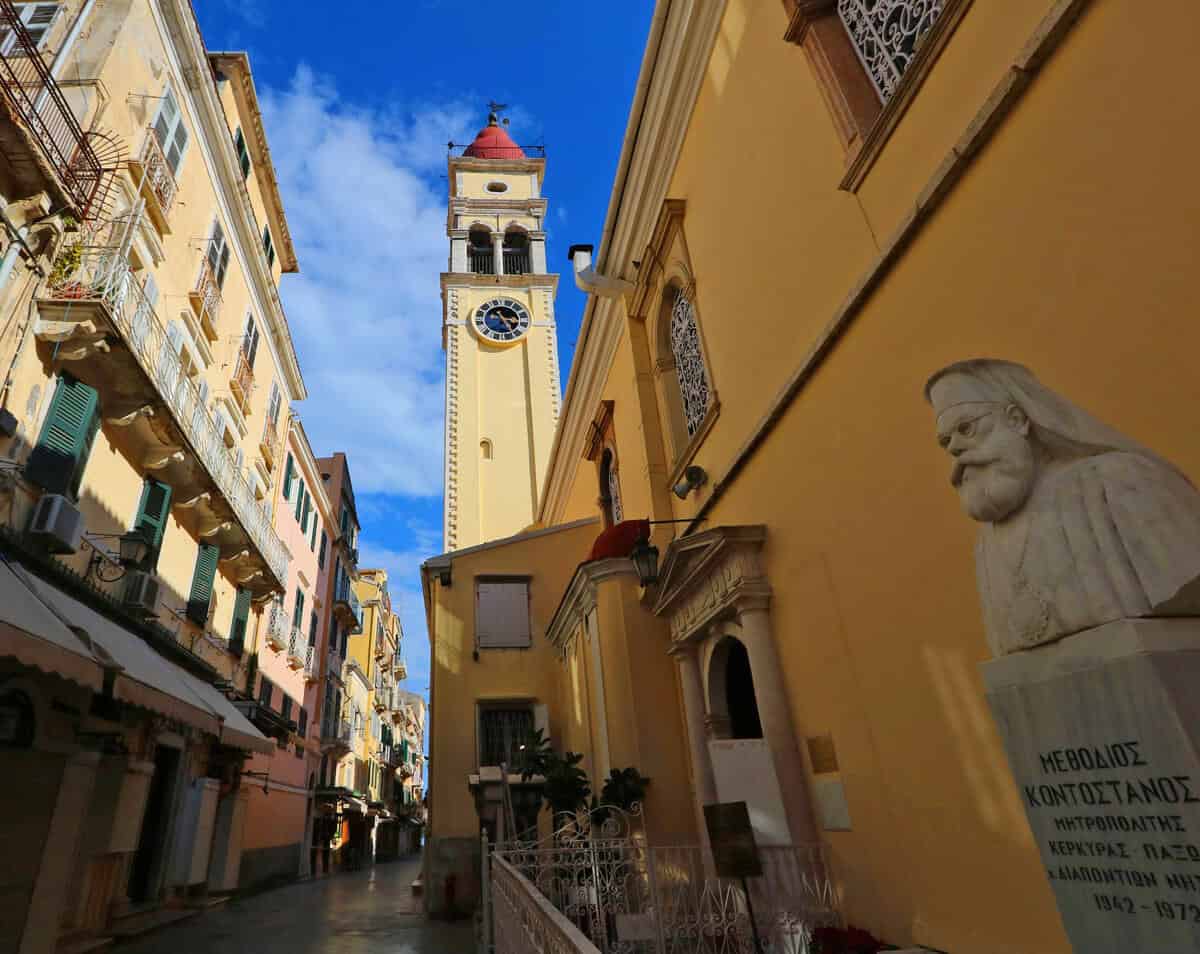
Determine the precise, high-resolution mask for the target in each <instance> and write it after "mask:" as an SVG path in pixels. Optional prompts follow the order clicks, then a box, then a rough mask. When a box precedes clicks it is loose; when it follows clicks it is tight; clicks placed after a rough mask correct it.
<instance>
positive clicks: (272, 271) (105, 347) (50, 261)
mask: <svg viewBox="0 0 1200 954" xmlns="http://www.w3.org/2000/svg"><path fill="white" fill-rule="evenodd" d="M0 144H2V147H3V150H2V158H0V211H2V212H3V216H0V221H2V222H3V240H4V245H3V251H2V252H0V373H2V375H3V377H2V378H0V514H2V516H0V590H2V592H0V706H3V708H4V711H5V713H6V717H5V719H4V726H5V729H4V739H3V742H4V748H3V750H2V751H0V767H3V771H4V774H5V777H8V778H14V779H15V778H21V779H23V780H24V782H23V784H22V785H21V789H20V791H19V792H17V791H15V790H14V791H11V792H10V794H9V795H8V796H6V799H7V801H8V804H6V806H5V807H6V808H7V809H8V810H7V811H5V812H4V817H5V818H6V820H7V821H6V822H5V823H4V824H3V825H0V834H2V835H3V837H4V841H5V844H6V846H7V847H8V848H9V849H10V851H11V854H12V858H13V862H12V864H10V865H8V866H6V871H5V874H4V875H3V876H0V881H2V882H3V885H4V887H3V890H2V891H0V896H2V897H3V898H4V899H5V900H4V902H3V907H4V917H3V918H0V931H2V932H3V937H0V947H5V948H8V947H9V946H12V947H13V948H16V947H19V948H20V949H21V950H49V949H52V948H54V947H55V945H56V944H57V943H60V942H62V943H67V942H74V941H76V940H79V941H80V942H81V943H82V942H86V941H87V939H88V938H90V937H99V936H101V935H104V934H107V933H112V932H119V933H128V932H130V931H134V930H137V929H138V925H139V924H141V923H148V922H147V919H150V920H152V919H153V918H156V917H160V916H166V915H164V914H163V913H162V912H163V911H167V910H169V909H171V908H173V907H177V906H182V905H187V904H191V903H193V902H195V901H197V900H198V899H201V898H203V897H204V896H206V895H207V894H208V893H210V892H225V891H233V890H236V889H237V888H238V887H239V886H240V885H242V878H243V876H245V877H248V878H249V879H250V880H251V881H255V880H259V879H260V877H267V876H271V875H274V874H276V873H290V874H292V875H294V874H296V873H299V872H300V871H302V870H304V865H305V864H306V863H307V853H306V852H303V851H301V850H299V849H300V846H302V845H303V844H305V843H306V842H307V840H308V837H309V836H308V835H307V833H306V829H305V824H306V817H311V814H312V808H311V804H310V803H311V799H310V797H309V793H311V792H312V791H314V790H315V775H316V772H317V771H318V769H319V753H320V749H319V746H318V743H317V737H316V732H315V723H316V720H317V719H318V718H319V715H320V708H321V707H320V702H321V701H323V692H322V686H321V683H320V679H321V677H322V673H323V667H324V665H325V657H324V646H325V642H326V641H327V640H328V634H329V627H328V622H329V619H330V616H329V612H328V608H329V606H330V604H331V603H332V592H331V584H330V582H329V581H330V580H331V579H332V578H333V575H332V571H331V570H330V569H328V567H329V563H328V561H330V560H331V559H332V558H333V546H334V541H335V539H336V537H337V534H336V533H335V530H336V528H337V527H338V520H337V516H336V513H335V511H334V509H333V507H332V505H331V503H330V502H329V498H328V496H327V495H326V493H325V490H324V487H323V478H322V476H321V473H320V469H319V468H317V467H315V466H314V456H313V454H312V451H311V450H310V449H309V448H308V444H307V439H306V438H305V437H304V435H303V431H302V429H301V428H300V427H299V422H298V421H297V420H296V419H295V417H294V415H293V414H292V407H293V405H294V403H295V402H297V401H300V400H302V399H304V398H305V397H306V391H305V386H304V382H303V379H302V377H301V374H300V368H299V364H298V361H297V357H296V353H295V349H294V347H293V343H292V339H291V335H290V332H289V330H288V324H287V318H286V315H285V314H284V310H283V307H282V305H281V301H280V297H279V290H278V285H279V282H280V280H281V278H282V276H283V275H285V274H287V273H292V272H295V271H296V270H297V268H298V265H297V261H296V254H295V250H294V248H293V244H292V240H291V237H290V234H289V230H288V224H287V219H286V217H285V214H284V211H283V202H282V198H281V196H280V194H279V189H278V184H277V181H276V177H275V172H274V169H273V167H272V162H271V154H270V149H269V146H268V143H267V140H266V138H265V135H264V132H263V124H262V118H261V115H260V113H259V107H258V101H257V97H256V93H255V87H254V80H253V76H252V73H251V70H250V66H249V61H248V58H247V57H246V55H245V54H243V53H213V52H210V51H208V50H207V49H206V48H205V45H204V41H203V38H202V37H201V35H200V32H199V29H198V26H197V23H196V19H195V16H194V13H193V11H192V8H191V6H190V5H189V4H188V3H187V2H186V0H132V2H129V3H123V4H106V3H96V2H94V0H70V2H63V3H53V2H50V3H13V2H11V0H2V2H0ZM285 468H288V469H289V473H288V475H285V473H284V471H285ZM301 481H302V482H303V488H304V492H303V495H302V501H301V502H300V503H299V506H300V508H301V509H300V511H299V513H300V522H299V523H298V524H297V517H296V514H297V510H296V509H295V507H296V506H297V498H298V496H299V488H300V485H301ZM314 530H316V533H315V536H314ZM322 561H325V562H324V563H323V562H322ZM323 566H324V567H326V569H325V570H323V569H322V567H323ZM314 621H315V622H314ZM281 635H282V644H281V640H280V636H281ZM9 716H11V717H9ZM261 818H270V819H271V820H272V821H271V825H270V826H269V827H270V830H269V831H268V830H267V829H266V828H265V827H264V826H263V825H260V824H259V821H260V819H261Z"/></svg>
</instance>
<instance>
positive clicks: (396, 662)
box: [392, 653, 408, 682]
mask: <svg viewBox="0 0 1200 954" xmlns="http://www.w3.org/2000/svg"><path fill="white" fill-rule="evenodd" d="M392 675H393V676H394V677H395V678H396V679H398V680H400V681H401V682H403V681H404V680H405V679H407V678H408V663H407V662H405V660H404V657H403V656H401V655H400V654H399V653H396V656H395V658H394V659H393V660H392Z"/></svg>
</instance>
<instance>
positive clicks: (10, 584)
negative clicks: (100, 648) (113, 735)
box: [0, 559, 104, 692]
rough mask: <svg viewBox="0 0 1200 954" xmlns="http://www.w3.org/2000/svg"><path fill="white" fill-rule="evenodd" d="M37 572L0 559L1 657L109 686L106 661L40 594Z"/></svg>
mask: <svg viewBox="0 0 1200 954" xmlns="http://www.w3.org/2000/svg"><path fill="white" fill-rule="evenodd" d="M33 586H34V584H33V576H32V574H30V573H29V572H28V571H27V570H26V569H25V568H24V567H22V566H21V565H20V564H17V563H9V562H8V561H7V560H3V559H0V657H5V656H8V657H12V658H13V659H16V660H17V662H19V663H21V664H22V665H25V666H31V667H32V668H34V669H38V670H41V671H42V672H44V673H48V674H50V675H54V676H61V677H62V678H64V679H69V680H71V681H72V682H75V683H78V684H79V685H81V686H84V687H86V688H88V689H91V690H93V691H95V692H99V691H100V690H101V688H102V687H103V685H104V660H103V658H102V657H101V656H99V655H98V654H97V653H96V652H95V651H94V650H93V649H92V647H91V645H90V643H89V640H88V638H87V637H86V636H85V635H82V634H76V633H74V632H72V631H71V629H70V627H69V625H68V623H67V621H66V620H64V619H62V618H60V617H59V616H57V615H55V613H54V610H53V608H52V605H53V604H51V605H49V606H48V605H47V604H46V603H45V602H43V601H42V600H41V599H39V598H38V593H37V591H35V590H34V588H33Z"/></svg>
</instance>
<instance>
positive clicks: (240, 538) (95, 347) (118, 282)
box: [0, 0, 291, 596]
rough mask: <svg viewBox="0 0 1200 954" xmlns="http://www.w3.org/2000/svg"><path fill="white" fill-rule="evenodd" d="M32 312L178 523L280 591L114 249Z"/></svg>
mask: <svg viewBox="0 0 1200 954" xmlns="http://www.w3.org/2000/svg"><path fill="white" fill-rule="evenodd" d="M0 3H2V0H0ZM37 309H38V321H37V323H36V325H35V329H34V333H35V336H36V337H37V339H38V342H39V346H40V348H41V349H43V355H44V358H45V359H46V360H47V361H49V360H52V359H54V358H57V359H59V360H65V361H69V362H70V369H71V373H72V374H74V375H75V376H76V377H77V378H79V379H80V380H81V381H83V382H84V383H85V384H88V385H90V386H92V387H93V388H96V389H97V390H98V391H99V392H100V399H101V400H100V404H101V407H102V408H103V409H104V419H105V423H106V424H107V425H109V427H108V428H107V429H106V432H107V433H110V434H111V439H112V441H113V443H114V444H115V445H116V446H117V448H118V450H120V451H121V453H122V454H123V455H124V456H125V457H126V458H127V459H128V460H129V461H130V462H131V463H133V464H134V465H135V466H137V467H139V468H144V469H146V470H149V471H152V472H153V473H154V476H155V477H156V478H158V479H159V480H162V481H163V482H165V483H167V484H169V485H170V486H171V488H172V489H173V491H174V502H175V505H174V515H175V517H176V519H178V520H179V521H180V522H181V523H183V524H184V525H185V526H186V527H187V529H188V530H189V532H190V533H191V534H192V535H193V536H195V537H196V538H197V539H204V540H205V541H206V542H208V543H211V544H214V545H216V546H218V547H220V550H221V559H222V561H224V564H225V565H226V566H227V567H228V571H229V574H230V576H231V577H232V578H233V579H234V580H235V581H236V582H237V584H238V585H239V586H243V587H246V588H248V589H250V590H252V591H254V593H255V594H256V595H259V596H264V595H266V594H268V593H271V592H276V591H278V590H280V589H282V587H283V585H284V582H285V581H286V579H287V566H288V561H289V560H290V559H291V556H290V554H289V553H288V551H287V548H286V547H285V546H284V544H283V541H282V540H280V539H279V537H278V535H277V534H276V533H275V530H274V528H273V527H272V526H271V520H270V517H269V516H268V515H267V514H266V513H265V512H264V511H263V510H262V508H260V507H259V506H258V504H257V501H256V500H255V496H254V488H253V486H252V485H251V484H250V482H249V480H247V477H246V474H245V472H244V469H243V468H242V467H241V466H239V464H238V461H237V460H236V459H235V458H234V454H233V450H232V449H231V448H229V447H227V446H226V443H225V440H224V437H223V433H224V430H225V428H224V426H223V424H221V422H220V421H219V420H218V419H217V417H216V416H215V415H214V414H213V412H212V410H211V409H210V408H209V407H208V404H207V401H206V400H205V398H204V397H203V395H202V394H201V393H200V390H199V388H198V387H197V386H196V384H195V382H194V381H193V379H192V378H191V377H189V375H188V373H187V371H186V370H185V368H184V365H183V363H182V361H181V359H180V354H179V351H178V349H177V348H176V346H175V345H173V344H172V342H171V340H170V339H169V338H168V336H167V334H166V331H165V330H164V326H163V324H162V322H161V321H160V319H159V317H158V315H157V314H156V312H155V310H154V307H153V304H152V303H151V301H150V300H149V299H148V298H147V297H146V295H145V292H144V290H143V287H142V283H141V282H140V281H139V280H138V278H137V277H136V276H135V275H134V274H133V272H132V271H131V269H130V266H129V262H128V261H127V260H126V259H125V257H124V256H123V255H122V254H121V251H120V249H118V248H113V247H104V246H101V247H97V246H85V247H83V248H82V249H81V251H80V258H79V264H78V266H76V267H75V268H74V269H73V270H72V271H71V272H70V273H69V274H67V275H66V276H64V277H62V278H61V279H58V280H57V281H56V282H55V283H54V284H48V285H46V286H43V290H42V291H41V292H40V294H39V297H38V298H37Z"/></svg>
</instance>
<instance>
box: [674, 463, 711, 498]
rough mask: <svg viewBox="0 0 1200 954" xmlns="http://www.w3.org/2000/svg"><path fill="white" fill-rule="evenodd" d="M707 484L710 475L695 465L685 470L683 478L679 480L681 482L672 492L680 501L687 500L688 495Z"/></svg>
mask: <svg viewBox="0 0 1200 954" xmlns="http://www.w3.org/2000/svg"><path fill="white" fill-rule="evenodd" d="M706 483H708V473H707V472H706V471H705V470H704V468H703V467H697V466H696V465H695V464H692V465H691V466H690V467H687V468H685V469H684V471H683V476H682V477H681V478H679V482H678V483H676V484H675V486H674V487H672V488H671V490H672V492H673V493H674V494H675V496H676V497H678V498H679V499H680V500H686V499H687V495H688V494H690V493H691V492H692V491H693V490H695V489H696V488H697V487H703V486H704V485H705V484H706Z"/></svg>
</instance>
